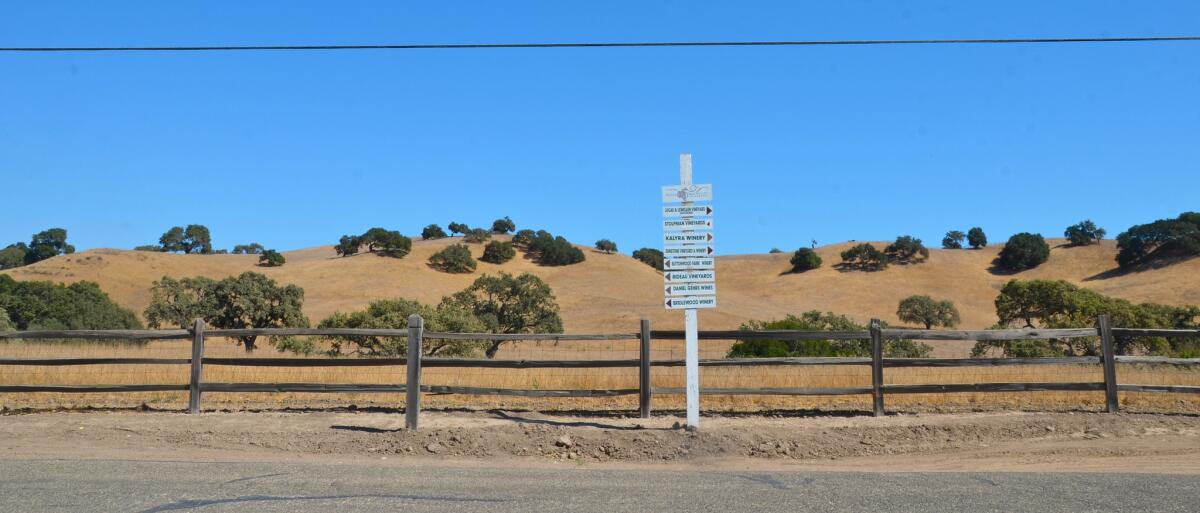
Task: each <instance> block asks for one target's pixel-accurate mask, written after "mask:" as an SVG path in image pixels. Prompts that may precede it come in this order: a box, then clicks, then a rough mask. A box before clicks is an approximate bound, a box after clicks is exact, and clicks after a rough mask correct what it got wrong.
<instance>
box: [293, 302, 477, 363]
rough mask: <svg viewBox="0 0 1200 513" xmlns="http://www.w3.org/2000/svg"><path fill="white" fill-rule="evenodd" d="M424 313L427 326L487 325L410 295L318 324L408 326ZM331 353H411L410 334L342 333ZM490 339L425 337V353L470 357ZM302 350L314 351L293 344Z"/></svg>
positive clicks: (332, 340)
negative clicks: (406, 335)
mask: <svg viewBox="0 0 1200 513" xmlns="http://www.w3.org/2000/svg"><path fill="white" fill-rule="evenodd" d="M412 314H417V315H420V316H421V318H422V320H423V321H424V326H425V329H426V330H429V331H437V332H443V333H480V332H485V331H487V326H486V325H485V324H484V323H483V322H482V321H480V320H479V318H478V317H475V315H474V314H473V313H471V312H469V311H466V310H463V309H461V308H433V307H432V306H429V305H426V304H424V303H421V302H418V301H414V300H410V299H382V300H379V301H374V302H372V303H371V304H370V305H369V306H367V309H366V310H362V311H358V312H352V313H349V314H343V313H335V314H333V315H331V316H329V317H327V318H326V319H325V320H323V321H321V323H320V324H319V325H318V326H319V327H321V328H361V329H407V328H408V317H409V316H410V315H412ZM325 340H326V341H328V342H329V344H330V349H329V351H328V354H329V355H330V356H347V355H353V356H363V357H381V358H397V357H399V358H403V357H406V356H408V337H403V336H401V337H375V336H360V335H355V336H339V337H327V338H326V339H325ZM486 345H487V342H484V341H475V340H442V339H431V338H427V339H425V341H424V343H423V344H422V346H421V353H422V354H423V355H424V356H440V357H458V358H470V357H476V356H478V355H479V354H480V353H481V352H482V351H483V349H484V348H485V347H486ZM288 349H289V350H292V351H294V352H300V353H308V352H312V349H313V348H312V347H308V346H298V347H289V348H288Z"/></svg>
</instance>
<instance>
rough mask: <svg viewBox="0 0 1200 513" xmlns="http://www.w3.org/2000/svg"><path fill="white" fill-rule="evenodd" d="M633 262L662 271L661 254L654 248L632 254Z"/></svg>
mask: <svg viewBox="0 0 1200 513" xmlns="http://www.w3.org/2000/svg"><path fill="white" fill-rule="evenodd" d="M633 258H634V260H637V261H639V262H641V263H643V264H646V265H648V266H650V267H653V268H655V269H658V270H659V271H661V270H663V252H662V251H659V250H657V249H654V248H642V249H639V250H637V251H634V252H633Z"/></svg>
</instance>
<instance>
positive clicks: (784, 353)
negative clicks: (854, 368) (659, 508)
mask: <svg viewBox="0 0 1200 513" xmlns="http://www.w3.org/2000/svg"><path fill="white" fill-rule="evenodd" d="M885 327H886V325H885ZM740 329H742V330H745V331H760V330H804V331H863V330H866V329H867V328H866V327H865V326H863V325H861V324H858V323H856V322H854V321H853V320H851V319H850V318H848V317H846V316H844V315H838V314H835V313H831V312H827V313H821V312H819V311H817V310H812V311H809V312H804V313H802V314H800V316H799V317H797V316H795V315H788V316H787V317H785V318H783V319H779V320H774V321H750V322H747V323H745V324H742V326H741V328H740ZM932 351H933V348H932V347H931V346H929V345H928V344H924V343H921V342H914V341H912V340H887V341H885V342H884V348H883V353H884V355H885V356H888V357H891V358H921V357H925V356H928V355H929V354H930V353H931V352H932ZM870 355H871V343H870V341H867V340H773V339H767V340H761V339H752V340H739V341H737V342H735V343H734V344H733V346H731V347H730V348H729V357H730V358H782V357H818V356H858V357H863V356H870Z"/></svg>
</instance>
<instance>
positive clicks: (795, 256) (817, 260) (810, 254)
mask: <svg viewBox="0 0 1200 513" xmlns="http://www.w3.org/2000/svg"><path fill="white" fill-rule="evenodd" d="M791 262H792V272H794V273H802V272H804V271H810V270H813V269H816V268H818V267H821V256H820V255H818V254H817V252H816V251H813V250H812V249H811V248H800V249H797V250H796V252H795V253H792V260H791Z"/></svg>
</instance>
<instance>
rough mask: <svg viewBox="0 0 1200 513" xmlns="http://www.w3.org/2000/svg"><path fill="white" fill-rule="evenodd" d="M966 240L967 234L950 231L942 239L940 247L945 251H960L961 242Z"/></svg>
mask: <svg viewBox="0 0 1200 513" xmlns="http://www.w3.org/2000/svg"><path fill="white" fill-rule="evenodd" d="M966 238H967V234H965V233H963V232H960V231H958V230H950V231H948V232H946V236H945V237H942V247H943V248H946V249H962V247H963V240H965V239H966Z"/></svg>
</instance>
